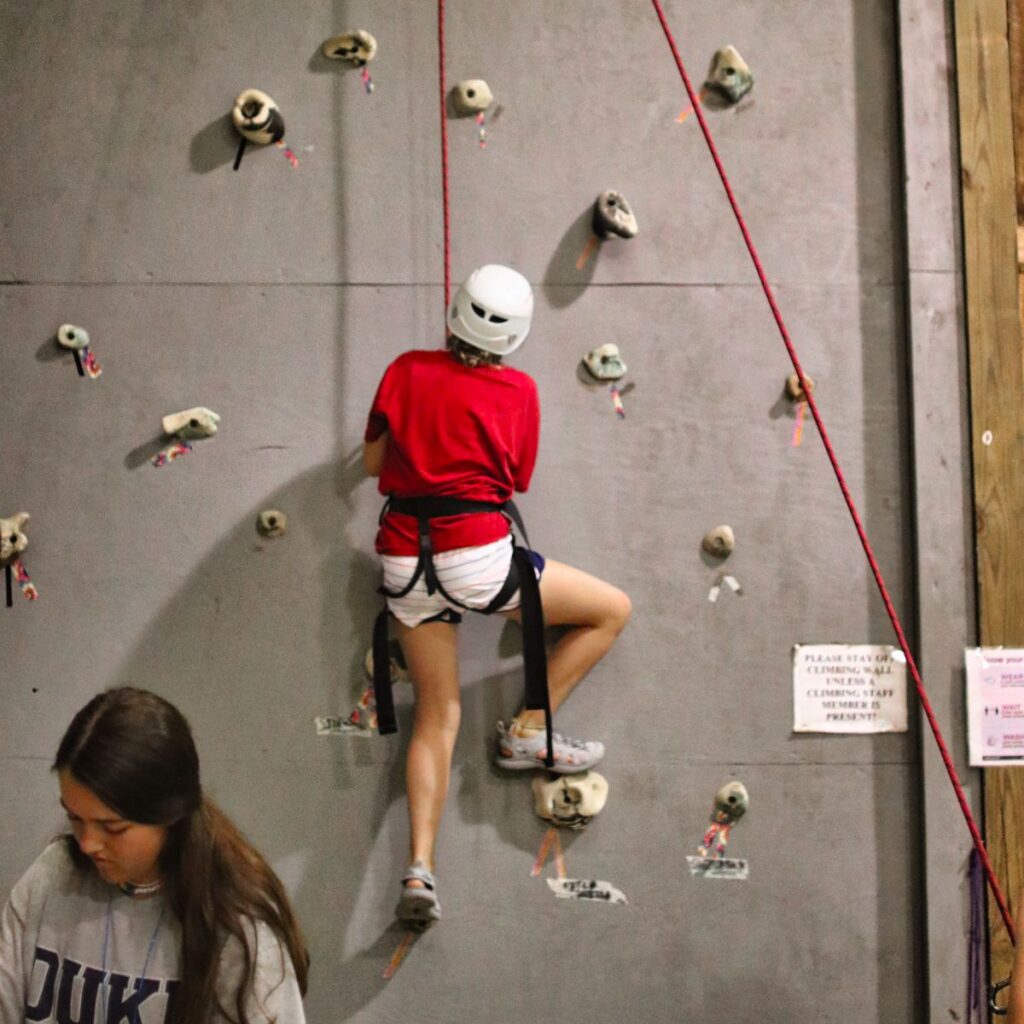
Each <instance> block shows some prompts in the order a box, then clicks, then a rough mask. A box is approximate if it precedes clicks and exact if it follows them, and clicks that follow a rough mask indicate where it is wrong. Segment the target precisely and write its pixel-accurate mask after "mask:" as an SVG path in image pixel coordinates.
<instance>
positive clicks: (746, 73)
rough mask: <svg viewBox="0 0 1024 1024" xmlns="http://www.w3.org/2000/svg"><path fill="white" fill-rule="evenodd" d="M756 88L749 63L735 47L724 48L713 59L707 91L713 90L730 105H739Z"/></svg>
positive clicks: (706, 86) (706, 84) (705, 86)
mask: <svg viewBox="0 0 1024 1024" xmlns="http://www.w3.org/2000/svg"><path fill="white" fill-rule="evenodd" d="M753 86H754V76H753V75H752V74H751V73H750V68H749V67H747V62H746V61H745V60H744V59H743V58H742V57H741V56H740V55H739V51H738V50H737V49H736V47H734V46H723V47H722V49H721V50H718V51H717V52H716V53H715V55H714V57H713V58H712V59H711V70H710V71H708V78H707V81H706V82H705V83H704V88H705V89H711V90H713V91H714V92H716V93H717V94H718V95H719V96H721V97H722V98H723V99H725V100H728V102H729V103H739V101H740V100H741V99H743V97H744V96H746V95H747V93H748V92H750V90H751V89H752V88H753Z"/></svg>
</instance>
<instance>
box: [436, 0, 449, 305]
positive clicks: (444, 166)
mask: <svg viewBox="0 0 1024 1024" xmlns="http://www.w3.org/2000/svg"><path fill="white" fill-rule="evenodd" d="M437 63H438V77H439V79H440V83H441V192H442V194H443V196H444V312H445V323H446V324H447V322H448V303H449V302H451V300H452V214H451V192H450V189H449V187H448V108H447V106H446V104H447V102H448V92H447V88H446V85H445V80H444V0H437Z"/></svg>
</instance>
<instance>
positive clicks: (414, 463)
mask: <svg viewBox="0 0 1024 1024" xmlns="http://www.w3.org/2000/svg"><path fill="white" fill-rule="evenodd" d="M385 430H386V431H388V434H389V437H388V446H387V453H386V455H385V458H384V466H383V468H382V470H381V474H380V492H381V494H393V495H395V496H396V497H400V498H418V497H425V496H428V495H429V496H432V497H450V498H466V499H468V500H470V501H494V502H502V501H507V500H508V499H509V498H511V497H512V492H513V491H514V490H515V491H525V490H526V488H527V487H528V486H529V484H530V476H531V475H532V473H533V466H534V463H535V462H536V460H537V442H538V440H539V434H540V403H539V401H538V399H537V385H536V384H534V382H533V379H532V378H531V377H529V376H527V375H526V374H525V373H522V372H521V371H519V370H514V369H512V368H511V367H510V366H475V367H469V366H464V365H463V364H462V363H460V362H459V361H458V360H457V359H456V358H455V357H454V356H453V355H452V354H451V353H450V352H448V351H447V350H443V349H442V350H435V351H431V352H424V351H413V352H406V353H405V354H404V355H401V356H399V357H398V358H397V359H396V360H395V361H394V362H393V363H392V364H391V365H390V366H389V367H388V368H387V370H385V371H384V377H383V378H382V380H381V382H380V386H379V387H378V388H377V396H376V398H374V400H373V406H372V407H371V409H370V417H369V420H368V421H367V424H366V434H365V439H366V440H367V441H376V440H377V439H378V438H379V437H380V436H381V434H383V433H384V431H385ZM508 532H509V525H508V520H507V519H506V518H505V517H504V516H503V515H502V514H501V513H500V512H493V513H492V512H481V513H474V514H470V515H460V516H444V517H443V518H438V519H433V520H431V531H430V535H431V540H432V543H433V547H434V550H435V551H451V550H452V549H453V548H464V547H476V546H477V545H480V544H490V543H491V542H492V541H496V540H500V539H501V538H502V537H504V536H506V535H507V534H508ZM377 551H378V552H379V553H380V554H384V555H415V554H417V553H418V552H419V541H418V540H417V531H416V520H415V518H414V517H412V516H406V515H401V514H398V513H394V512H389V513H388V515H387V516H385V518H384V522H383V523H382V524H381V528H380V531H379V532H378V534H377Z"/></svg>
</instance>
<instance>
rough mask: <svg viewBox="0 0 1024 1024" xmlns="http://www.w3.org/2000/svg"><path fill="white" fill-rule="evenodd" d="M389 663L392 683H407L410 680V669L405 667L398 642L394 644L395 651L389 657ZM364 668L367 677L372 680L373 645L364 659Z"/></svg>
mask: <svg viewBox="0 0 1024 1024" xmlns="http://www.w3.org/2000/svg"><path fill="white" fill-rule="evenodd" d="M388 665H389V668H390V670H391V682H392V685H394V684H395V683H407V682H409V670H408V669H407V668H406V667H405V662H404V660H403V659H402V658H401V648H400V647H398V645H397V644H395V645H393V653H392V654H391V657H390V658H389V659H388ZM363 668H364V669H365V670H366V677H367V678H368V679H370V680H372V679H373V647H372V646H371V647H370V648H369V649H368V650H367V652H366V658H365V659H364V660H363Z"/></svg>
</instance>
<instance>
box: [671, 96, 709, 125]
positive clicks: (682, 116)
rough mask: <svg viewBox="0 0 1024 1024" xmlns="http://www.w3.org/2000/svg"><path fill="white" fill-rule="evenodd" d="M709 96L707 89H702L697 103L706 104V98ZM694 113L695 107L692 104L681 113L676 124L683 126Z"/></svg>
mask: <svg viewBox="0 0 1024 1024" xmlns="http://www.w3.org/2000/svg"><path fill="white" fill-rule="evenodd" d="M707 94H708V91H707V89H701V91H700V92H699V93H698V94H697V102H698V103H703V102H704V98H705V97H706V96H707ZM692 113H693V106H692V104H691V105H690V106H689V107H686V108H685V109H683V110H681V111H680V112H679V116H678V117H676V123H677V124H682V123H683V122H684V121H685V120H686V119H687V118H688V117H689V116H690V115H691V114H692Z"/></svg>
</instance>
